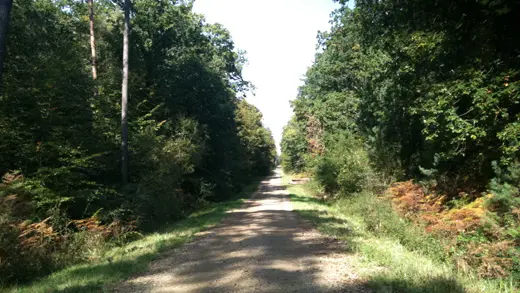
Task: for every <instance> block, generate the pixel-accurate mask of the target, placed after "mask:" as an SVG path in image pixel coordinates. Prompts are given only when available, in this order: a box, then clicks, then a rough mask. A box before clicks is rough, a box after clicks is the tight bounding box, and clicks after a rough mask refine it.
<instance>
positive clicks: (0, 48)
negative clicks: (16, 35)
mask: <svg viewBox="0 0 520 293" xmlns="http://www.w3.org/2000/svg"><path fill="white" fill-rule="evenodd" d="M12 6H13V0H0V82H2V75H3V72H4V60H5V55H6V53H7V48H6V46H7V29H8V27H9V20H10V16H11V7H12Z"/></svg>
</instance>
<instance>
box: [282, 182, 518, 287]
mask: <svg viewBox="0 0 520 293" xmlns="http://www.w3.org/2000/svg"><path fill="white" fill-rule="evenodd" d="M288 180H289V179H288V176H286V178H285V181H286V182H287V181H288ZM289 191H290V194H291V200H292V203H293V207H294V209H295V211H296V212H298V213H299V214H300V215H301V216H302V217H303V218H305V219H307V220H309V221H311V222H312V223H313V224H314V225H315V226H316V227H317V229H318V230H320V231H321V232H322V233H324V234H327V235H329V236H332V237H335V238H337V239H341V240H343V241H345V242H346V243H347V244H348V245H347V246H348V247H349V250H350V253H354V254H355V255H356V256H357V257H356V259H357V260H358V261H359V263H358V264H356V265H355V266H353V269H355V270H356V273H358V274H359V275H361V276H363V278H365V279H366V283H367V286H369V287H370V288H372V289H373V290H374V291H375V292H413V293H415V292H417V293H419V292H421V293H422V292H424V293H426V292H428V293H430V292H431V293H446V292H454V293H458V292H504V293H505V292H518V289H516V288H514V286H513V285H512V284H511V283H509V282H507V281H505V280H501V281H499V280H484V279H480V278H478V277H477V276H476V275H475V274H474V273H472V272H462V271H458V270H457V269H456V267H455V265H453V264H452V262H451V261H450V260H449V259H447V254H446V253H445V252H444V247H443V245H442V240H440V239H437V238H435V237H433V236H431V235H429V234H427V233H426V232H424V230H423V229H422V228H421V227H418V226H416V225H414V224H412V223H410V222H408V221H406V220H404V219H402V218H401V217H399V216H398V215H397V214H396V213H395V212H394V211H393V210H392V207H391V206H390V204H389V202H388V201H387V200H386V199H381V198H378V197H377V196H375V195H374V194H372V193H369V192H362V193H358V194H355V195H353V196H351V197H346V198H341V199H338V200H336V201H333V202H324V201H322V200H319V199H317V198H315V197H314V196H313V192H312V190H311V189H310V188H309V187H308V186H302V185H293V186H290V187H289Z"/></svg>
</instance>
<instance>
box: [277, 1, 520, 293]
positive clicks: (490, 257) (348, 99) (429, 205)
mask: <svg viewBox="0 0 520 293" xmlns="http://www.w3.org/2000/svg"><path fill="white" fill-rule="evenodd" d="M340 2H341V4H342V6H341V8H339V9H338V10H337V11H335V12H334V13H333V15H332V27H331V29H330V31H329V32H323V33H321V34H320V35H319V36H318V44H319V49H318V52H317V54H316V61H315V63H314V64H313V66H312V67H310V68H309V69H308V71H307V74H306V77H305V83H304V85H303V86H302V87H301V88H300V90H299V94H298V96H297V98H296V99H295V100H294V102H293V104H292V105H293V108H294V117H292V119H291V120H290V122H289V123H288V125H287V126H286V127H285V129H284V133H283V139H282V144H281V148H282V155H281V162H282V166H283V168H284V170H285V171H286V172H290V173H294V174H298V173H302V172H305V173H307V174H309V176H311V177H312V178H313V182H312V189H313V191H314V192H315V193H316V194H317V196H318V197H319V198H321V199H323V200H324V201H325V202H327V203H328V204H330V206H331V207H334V209H336V210H337V211H341V212H345V213H347V214H348V213H353V214H352V217H355V215H356V213H358V214H359V211H358V210H365V212H364V214H365V216H366V219H351V220H352V222H356V221H357V222H360V223H365V224H366V225H367V228H366V229H368V230H367V231H370V233H374V235H376V237H387V236H389V235H390V234H391V235H395V236H392V237H396V238H395V239H396V240H395V241H398V242H399V243H400V245H403V247H406V249H407V250H411V251H413V252H414V253H415V252H420V253H424V255H426V256H428V257H432V259H433V261H436V262H442V263H444V265H445V266H446V268H447V269H448V271H444V272H448V273H453V272H454V271H456V272H457V274H459V273H460V274H466V275H467V278H469V280H472V277H470V276H477V277H478V279H481V280H482V282H484V283H486V282H488V283H489V284H495V283H496V284H499V285H497V286H494V285H493V286H491V285H490V286H491V287H489V288H487V289H486V290H488V291H491V292H493V290H498V291H500V290H502V291H505V292H508V290H509V292H510V291H514V290H515V289H513V288H518V287H519V286H520V271H519V268H520V230H519V229H520V228H519V227H520V144H519V142H520V139H519V138H520V132H519V129H520V127H519V125H520V107H519V105H520V94H519V93H520V71H519V68H520V59H519V58H518V50H520V42H519V39H518V38H515V37H513V35H512V34H511V33H509V32H510V30H511V29H512V28H513V27H515V26H516V19H518V17H519V16H520V6H519V5H518V3H513V2H511V1H470V2H468V3H454V2H453V1H424V0H406V1H397V0H396V1H393V0H390V1H356V5H355V8H354V9H349V8H348V7H347V5H346V1H340ZM316 204H318V203H316ZM373 207H377V210H374V208H373ZM390 208H391V209H390ZM359 215H360V217H361V214H359ZM371 221H375V222H371ZM365 224H363V225H365ZM370 227H372V228H370ZM411 231H415V232H413V233H412V232H411ZM410 233H412V234H410ZM417 233H418V234H417ZM414 235H416V236H414ZM417 235H421V236H417ZM420 238H424V239H428V241H419V240H420ZM388 243H390V242H381V243H380V245H381V246H386V245H390V246H388V250H394V248H395V247H394V246H393V244H388ZM403 251H406V250H403ZM371 253H372V254H374V255H375V256H378V257H379V258H381V259H388V257H386V256H384V255H381V254H380V252H378V251H377V250H373V249H372V250H371ZM378 253H379V254H378ZM403 253H404V252H403ZM366 255H367V257H371V256H368V255H369V253H368V251H367V254H366ZM418 260H421V258H418ZM418 262H420V261H418ZM390 264H391V263H390ZM386 265H389V264H386ZM403 265H405V264H403ZM382 266H383V267H384V266H385V264H384V263H383V264H382ZM437 268H439V266H437V265H435V266H429V265H425V266H424V267H423V268H422V270H421V271H422V272H424V275H427V271H428V270H430V269H431V274H432V275H438V274H437V273H436V272H438V270H437ZM453 268H454V269H453ZM425 270H426V271H425ZM443 270H444V269H443ZM398 272H399V271H395V273H396V274H397V273H398ZM406 274H407V273H403V275H402V277H403V278H404V279H406V278H407V277H406ZM394 277H396V283H394V284H393V285H392V282H388V285H389V286H390V288H396V289H395V290H397V291H399V288H401V287H399V286H400V285H399V284H398V283H397V281H398V278H397V277H398V276H397V275H395V276H394ZM391 278H393V277H391ZM457 278H458V277H457ZM464 278H465V277H464ZM464 278H462V279H456V280H455V281H456V283H457V284H459V285H460V286H463V287H464V288H466V287H467V284H468V282H469V281H464ZM389 280H390V279H389ZM419 280H420V278H419ZM455 281H454V282H455ZM477 283H479V282H477ZM454 284H455V283H454ZM479 284H480V283H479ZM392 286H393V287H392ZM475 286H477V285H475ZM470 287H471V286H469V287H468V288H470ZM410 288H413V286H412V287H410ZM453 288H455V287H453ZM475 289H478V286H477V287H475ZM403 290H404V289H403ZM410 290H411V289H410ZM432 290H433V289H432ZM437 290H440V291H438V292H442V290H441V289H437ZM453 290H455V289H453ZM412 291H413V290H412ZM426 291H427V290H426ZM448 292H449V291H448ZM455 292H456V291H455Z"/></svg>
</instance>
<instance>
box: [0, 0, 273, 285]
mask: <svg viewBox="0 0 520 293" xmlns="http://www.w3.org/2000/svg"><path fill="white" fill-rule="evenodd" d="M131 2H132V8H131V9H132V11H131V22H132V34H131V36H130V81H129V97H130V98H129V131H130V135H129V148H130V160H129V163H130V166H129V167H130V168H129V169H130V174H129V177H130V178H129V184H127V185H125V186H123V185H121V183H120V181H119V180H120V178H121V176H120V164H121V162H120V157H121V155H120V129H119V127H120V96H121V69H120V68H121V59H122V29H123V26H122V22H123V15H122V11H121V6H120V5H121V2H120V1H109V0H96V1H94V6H95V12H96V15H95V32H96V45H97V52H98V56H97V70H98V78H97V80H95V81H94V80H92V77H91V76H90V60H89V58H90V48H89V38H90V35H89V26H88V25H89V22H88V7H87V3H85V2H84V1H73V0H62V1H53V0H20V1H15V3H14V5H13V10H12V17H11V24H10V30H9V36H8V43H7V49H8V50H7V51H8V55H7V58H6V62H5V72H4V75H3V81H2V85H1V89H2V92H1V95H0V176H3V177H2V178H3V183H1V184H0V210H1V212H2V216H1V219H0V221H1V223H0V239H1V241H2V243H3V245H2V248H1V251H0V274H1V279H2V281H3V282H4V281H5V282H19V281H26V280H27V279H30V278H34V277H36V276H38V275H41V274H46V273H49V272H50V271H52V270H54V269H56V268H59V267H62V266H63V265H66V264H68V263H75V262H78V261H84V260H87V259H90V258H92V257H94V255H96V254H99V253H100V252H101V251H103V250H104V249H103V246H104V245H105V242H106V241H109V242H111V241H115V242H118V243H119V242H121V241H123V240H122V239H124V238H125V237H132V236H131V235H135V234H134V233H136V232H132V231H133V230H134V229H140V230H143V229H144V230H146V229H153V228H154V227H156V226H157V225H158V224H163V223H167V222H170V221H173V220H177V219H180V218H182V217H184V216H186V215H187V214H189V213H190V212H191V211H192V210H193V209H195V208H197V207H199V206H200V205H202V204H204V203H205V202H207V201H217V200H224V199H226V198H228V197H229V196H231V195H232V194H234V193H236V191H238V190H240V189H241V188H242V187H244V186H245V185H246V184H248V183H249V182H250V181H251V180H253V179H254V178H256V177H257V176H261V175H267V174H268V173H269V172H270V169H271V168H272V167H273V164H274V157H275V154H276V153H275V152H276V151H275V147H274V142H273V139H272V137H271V133H270V131H269V130H267V129H265V128H264V126H263V125H262V122H261V119H262V116H261V114H260V112H259V111H258V110H257V109H256V108H254V107H253V106H251V105H249V104H248V103H247V102H246V101H245V100H243V98H242V97H243V96H244V93H245V92H246V91H247V90H248V89H249V87H250V84H249V83H248V82H247V81H245V80H243V78H242V74H241V68H242V66H243V63H244V62H245V57H244V56H243V54H242V53H241V52H240V51H237V50H236V49H235V47H234V43H233V41H232V39H231V37H230V34H229V32H228V31H227V30H226V29H225V28H224V27H222V26H221V25H216V24H209V23H207V22H206V21H205V20H204V17H203V16H202V15H197V14H195V13H193V12H192V2H191V1H166V0H160V1H156V0H132V1H131ZM93 217H94V218H96V219H97V220H96V221H99V225H100V227H101V226H103V227H114V225H116V224H117V226H118V227H121V231H123V232H121V234H122V235H119V234H118V235H115V234H111V235H110V236H108V237H104V236H103V235H105V234H103V233H101V232H99V231H98V232H99V233H98V232H95V233H94V232H92V233H91V232H85V231H80V230H78V229H77V228H74V225H72V224H71V223H74V221H78V220H85V219H92V218H93ZM71 225H72V226H71ZM111 225H112V226H111ZM27 229H30V231H32V232H30V233H29V230H27ZM100 233H101V234H100ZM33 234H34V235H40V236H41V237H40V238H38V239H39V240H38V241H36V242H34V243H33V241H32V240H34V239H35V238H33V236H34V235H33ZM127 234H128V235H129V236H126V235H127ZM30 235H33V236H30ZM100 235H101V236H100ZM26 236H27V237H26ZM24 237H25V238H27V239H25V238H24ZM24 239H25V240H27V241H29V239H30V241H29V242H30V243H33V244H34V245H33V244H31V245H30V247H29V246H26V245H24V243H25V242H24V241H25V240H24ZM29 242H27V243H29ZM36 244H37V245H36ZM87 246H88V247H90V248H92V251H91V252H88V253H87V254H84V253H83V252H84V251H85V250H83V249H82V247H87ZM96 247H98V248H99V249H98V248H96ZM87 251H88V250H87ZM33 252H34V253H33ZM67 253H70V254H71V257H70V258H67V257H66V254H67ZM6 255H10V256H12V258H9V257H7V258H6ZM36 256H38V257H36ZM18 257H19V258H18ZM6 260H7V261H6ZM22 263H23V264H24V266H23V267H22V266H20V264H22Z"/></svg>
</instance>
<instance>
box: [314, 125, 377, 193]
mask: <svg viewBox="0 0 520 293" xmlns="http://www.w3.org/2000/svg"><path fill="white" fill-rule="evenodd" d="M327 143H328V145H327V151H326V153H325V155H323V156H322V157H320V158H319V159H318V162H317V163H316V166H315V171H314V173H315V180H316V181H317V182H318V183H319V184H320V185H321V186H322V187H323V191H325V192H326V193H331V194H335V193H337V194H340V195H348V194H352V193H356V192H359V191H361V190H363V189H366V188H368V187H369V186H368V185H369V182H370V181H371V179H372V178H373V173H372V170H371V168H370V164H369V159H368V155H367V153H366V151H365V149H364V147H363V144H362V143H361V141H360V140H359V139H357V138H355V137H354V136H345V135H337V136H332V137H330V138H329V139H327Z"/></svg>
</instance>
